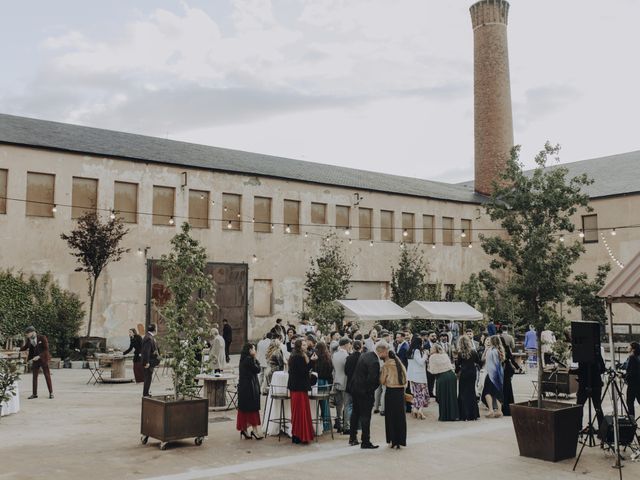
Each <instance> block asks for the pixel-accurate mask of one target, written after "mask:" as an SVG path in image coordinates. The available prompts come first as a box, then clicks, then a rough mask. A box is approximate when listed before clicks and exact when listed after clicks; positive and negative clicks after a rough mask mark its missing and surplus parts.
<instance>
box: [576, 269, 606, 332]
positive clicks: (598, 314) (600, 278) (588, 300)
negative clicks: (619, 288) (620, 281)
mask: <svg viewBox="0 0 640 480" xmlns="http://www.w3.org/2000/svg"><path fill="white" fill-rule="evenodd" d="M610 271H611V265H609V264H608V263H605V264H603V265H598V271H597V272H596V275H595V278H594V279H593V280H589V276H588V275H587V274H586V273H579V274H577V275H576V276H575V278H574V280H573V283H572V284H571V287H570V289H569V305H570V306H572V307H580V310H581V312H582V320H585V321H590V322H600V324H601V325H605V324H606V323H607V309H606V303H605V301H604V299H602V298H599V297H598V295H597V293H598V292H599V291H600V290H601V289H602V287H604V285H605V283H606V281H607V275H609V272H610Z"/></svg>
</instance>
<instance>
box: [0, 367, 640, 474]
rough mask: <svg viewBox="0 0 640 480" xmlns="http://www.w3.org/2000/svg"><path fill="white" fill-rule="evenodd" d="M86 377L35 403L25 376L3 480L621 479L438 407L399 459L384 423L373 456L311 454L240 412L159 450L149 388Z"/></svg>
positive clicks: (377, 427)
mask: <svg viewBox="0 0 640 480" xmlns="http://www.w3.org/2000/svg"><path fill="white" fill-rule="evenodd" d="M127 373H128V375H129V376H132V372H131V371H130V370H129V371H128V372H127ZM88 377H89V371H88V370H54V371H53V381H54V388H55V392H56V398H55V399H54V400H49V399H48V398H47V397H46V396H45V395H43V396H41V397H40V398H39V399H36V400H27V397H28V396H29V395H30V393H31V376H30V375H25V376H24V377H23V379H22V381H21V385H20V396H21V406H22V410H21V412H20V413H19V414H17V415H12V416H9V417H3V418H2V419H1V420H0V480H6V479H11V480H14V479H16V480H17V479H20V480H27V479H40V478H42V479H45V478H46V479H91V480H99V479H114V478H115V479H163V480H187V479H207V478H224V479H227V478H228V479H265V478H267V479H271V478H273V479H294V478H295V479H299V478H335V477H348V478H368V479H378V478H391V477H394V478H398V477H403V476H405V475H406V476H407V477H410V478H421V479H432V478H439V479H446V480H457V479H471V478H473V479H512V478H517V479H521V480H525V479H529V478H535V479H547V478H549V479H551V478H553V479H570V478H582V479H609V478H617V471H615V470H612V469H611V464H612V458H611V457H610V456H605V453H603V451H601V450H600V449H599V448H591V449H585V453H584V454H583V456H582V459H581V461H580V464H579V465H578V468H577V471H576V472H575V473H574V472H572V471H571V469H572V467H573V461H572V460H568V461H564V462H559V463H556V464H553V463H547V462H542V461H537V460H532V459H527V458H522V457H520V456H519V455H518V447H517V444H516V439H515V434H514V432H513V427H512V424H511V419H510V418H501V419H485V418H482V419H481V420H479V421H477V422H455V423H441V422H438V421H437V420H436V419H437V405H436V404H435V403H433V404H432V405H431V406H430V407H429V408H428V409H427V419H426V420H424V421H420V420H415V419H412V418H408V446H407V448H406V449H403V450H400V451H397V450H391V449H389V448H387V447H386V446H385V445H384V419H383V418H382V417H380V416H378V415H375V416H374V419H373V425H372V437H373V440H374V441H375V442H376V443H380V444H381V447H380V449H378V450H373V451H366V450H361V449H359V448H357V447H349V446H348V445H347V438H346V437H344V436H336V439H335V440H331V437H330V435H329V434H327V435H325V436H323V437H322V438H321V439H320V441H319V442H318V443H314V444H312V445H307V446H300V445H292V444H291V443H290V441H286V439H284V438H283V439H282V440H281V441H280V442H278V440H277V438H266V439H265V440H262V441H260V442H258V441H255V440H241V439H240V438H239V435H238V433H237V432H236V430H235V414H234V412H233V411H229V412H220V413H213V412H212V413H211V414H210V419H209V422H210V424H209V437H208V438H207V439H206V440H205V442H204V444H203V445H202V446H200V447H198V446H195V445H194V443H193V440H189V441H184V442H177V443H174V444H170V445H169V447H168V448H167V450H166V451H160V449H159V448H158V442H157V441H154V440H150V441H149V444H147V445H141V444H140V435H139V428H140V427H139V417H140V394H141V388H142V387H141V386H140V385H135V384H124V385H86V384H85V382H86V381H87V379H88ZM532 378H533V377H532V376H526V375H517V376H516V377H515V379H514V389H515V391H516V401H518V400H525V399H527V398H529V397H530V396H531V392H532V386H531V379H532ZM41 380H43V379H41ZM42 387H44V390H43V392H46V387H45V386H44V383H42V384H41V388H42ZM168 387H169V377H161V384H155V385H153V387H152V392H154V393H155V394H160V393H163V392H164V391H165V389H167V388H168ZM606 410H607V409H605V411H606ZM481 413H484V412H483V411H481ZM625 465H626V466H625V468H624V469H623V476H624V478H626V479H634V478H639V476H640V463H633V462H626V464H625Z"/></svg>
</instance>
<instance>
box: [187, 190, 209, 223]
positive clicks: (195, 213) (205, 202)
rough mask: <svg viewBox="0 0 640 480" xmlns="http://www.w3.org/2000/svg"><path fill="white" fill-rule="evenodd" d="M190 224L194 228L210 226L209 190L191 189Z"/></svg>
mask: <svg viewBox="0 0 640 480" xmlns="http://www.w3.org/2000/svg"><path fill="white" fill-rule="evenodd" d="M189 224H190V225H191V226H192V227H193V228H209V192H207V191H204V190H189Z"/></svg>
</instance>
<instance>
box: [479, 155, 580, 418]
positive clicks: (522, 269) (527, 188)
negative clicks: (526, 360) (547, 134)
mask: <svg viewBox="0 0 640 480" xmlns="http://www.w3.org/2000/svg"><path fill="white" fill-rule="evenodd" d="M519 152H520V148H519V147H514V148H513V149H512V151H511V157H510V159H509V160H508V162H507V165H506V167H505V169H504V170H503V171H502V173H501V175H500V178H499V181H498V182H496V183H495V184H494V192H493V195H492V197H491V201H490V202H489V203H488V204H487V205H486V211H487V213H488V214H489V217H490V218H491V220H492V221H494V222H499V223H500V225H501V227H502V228H503V229H504V231H505V233H506V235H495V236H491V237H485V236H481V241H482V248H483V249H484V251H485V252H486V253H487V254H489V255H491V256H493V259H492V260H491V264H490V266H491V269H492V270H494V271H496V272H497V271H506V272H507V273H508V275H509V278H510V281H509V287H508V288H509V293H510V294H511V295H513V296H514V297H515V298H516V299H517V300H518V302H519V303H520V305H521V307H522V313H523V315H524V317H525V318H526V319H528V321H529V323H532V324H533V325H534V326H535V328H536V332H537V337H538V363H539V365H538V366H539V368H538V382H539V383H538V384H539V385H542V355H541V352H540V344H541V342H540V333H541V332H542V330H543V329H544V328H545V327H546V326H547V323H548V320H549V315H548V312H549V311H550V310H551V307H552V306H553V304H555V303H558V302H559V301H561V300H562V298H563V297H564V296H565V295H566V294H567V293H568V291H569V287H570V284H571V282H570V277H571V274H572V266H573V265H574V264H575V262H576V261H577V260H578V258H579V257H580V254H581V253H582V252H583V251H584V248H583V246H582V244H581V243H580V242H578V241H573V242H568V241H564V240H565V238H564V236H563V234H564V233H565V232H569V233H570V232H573V231H574V228H575V227H574V225H573V222H572V221H571V217H572V215H574V214H575V213H576V212H577V209H578V207H586V208H587V209H589V207H588V203H589V197H588V195H586V194H584V193H582V187H584V186H585V185H589V184H590V183H592V181H591V180H589V179H588V178H587V176H586V175H581V176H578V177H574V178H572V179H570V180H567V178H566V177H567V174H568V170H567V169H566V168H564V167H559V166H558V167H554V168H549V169H547V168H546V167H547V162H548V160H549V157H550V156H556V155H557V154H558V152H559V146H555V147H552V146H551V145H550V144H549V143H547V144H546V145H545V147H544V149H543V150H542V151H540V153H538V155H536V158H535V162H536V165H537V166H536V168H535V169H534V170H533V172H531V173H530V174H525V172H524V170H523V164H522V163H521V162H520V159H519ZM538 407H539V408H542V389H539V391H538Z"/></svg>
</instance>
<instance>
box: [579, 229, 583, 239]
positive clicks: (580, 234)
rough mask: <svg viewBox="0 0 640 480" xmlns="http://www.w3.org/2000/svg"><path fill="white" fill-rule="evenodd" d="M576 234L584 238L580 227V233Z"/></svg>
mask: <svg viewBox="0 0 640 480" xmlns="http://www.w3.org/2000/svg"><path fill="white" fill-rule="evenodd" d="M578 236H579V237H580V238H584V232H583V231H582V229H580V233H578Z"/></svg>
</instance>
